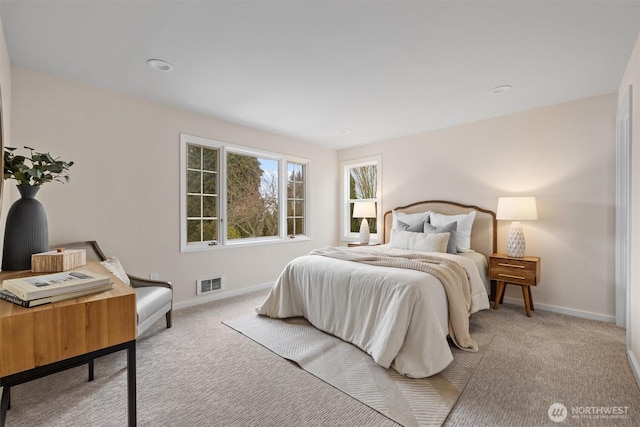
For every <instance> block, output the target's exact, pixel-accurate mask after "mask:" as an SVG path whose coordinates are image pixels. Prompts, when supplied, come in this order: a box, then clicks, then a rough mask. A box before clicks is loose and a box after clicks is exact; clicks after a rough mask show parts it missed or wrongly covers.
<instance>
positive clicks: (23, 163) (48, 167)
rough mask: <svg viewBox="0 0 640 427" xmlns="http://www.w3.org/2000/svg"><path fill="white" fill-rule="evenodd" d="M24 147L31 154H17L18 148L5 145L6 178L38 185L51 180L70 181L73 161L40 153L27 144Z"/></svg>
mask: <svg viewBox="0 0 640 427" xmlns="http://www.w3.org/2000/svg"><path fill="white" fill-rule="evenodd" d="M24 148H26V149H27V150H29V151H30V155H29V156H21V155H16V154H14V151H15V150H16V148H14V147H5V149H4V179H15V180H16V181H18V184H20V185H30V186H36V187H39V186H41V185H42V184H45V183H47V182H51V181H58V182H62V183H64V182H69V179H70V178H69V168H70V167H71V166H73V162H65V161H63V160H60V158H53V157H52V156H51V154H49V153H39V152H37V151H35V150H34V149H33V148H31V147H27V146H26V145H25V147H24ZM62 179H64V181H63V180H62Z"/></svg>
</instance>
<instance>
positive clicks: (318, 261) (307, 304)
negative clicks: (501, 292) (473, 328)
mask: <svg viewBox="0 0 640 427" xmlns="http://www.w3.org/2000/svg"><path fill="white" fill-rule="evenodd" d="M424 212H432V213H433V212H436V213H438V214H439V216H438V215H433V214H432V215H431V216H432V218H433V219H434V222H435V220H436V219H438V221H440V222H442V221H443V220H447V219H451V218H457V219H458V220H459V221H458V222H457V225H458V226H460V225H464V224H463V222H462V220H461V219H465V221H466V219H468V217H472V216H475V218H474V219H472V221H473V226H472V227H471V229H470V234H469V235H468V236H467V240H466V244H467V245H469V246H470V248H471V250H468V251H466V252H463V253H456V254H451V253H434V252H431V251H428V252H425V251H424V250H416V248H417V249H424V248H425V247H422V246H416V247H410V248H407V247H405V246H403V245H404V243H402V244H401V245H400V246H399V245H398V242H399V241H400V240H398V239H399V238H400V237H399V236H405V237H406V236H409V237H411V238H417V239H419V240H417V241H420V242H423V241H426V240H424V239H425V238H427V237H428V238H432V237H434V236H433V235H429V236H426V235H424V234H420V232H419V231H418V232H416V231H415V227H417V226H416V225H415V224H419V220H420V215H417V214H420V213H424ZM400 218H402V219H406V220H407V221H409V222H411V221H412V220H415V221H416V222H415V224H410V225H411V226H412V227H414V231H407V229H406V228H405V229H403V230H402V231H399V230H400V228H402V227H404V226H405V225H407V224H405V223H404V222H402V221H401V222H400V223H398V221H399V219H400ZM383 226H384V230H383V237H384V241H383V242H382V243H383V244H382V245H379V246H370V247H367V248H348V249H347V248H321V249H319V250H316V251H314V252H312V253H311V254H309V255H305V256H302V257H299V258H296V259H295V260H293V261H291V262H290V263H289V264H288V265H287V266H286V267H285V269H284V270H283V271H282V273H281V274H280V276H279V278H278V279H277V281H276V282H275V284H274V286H273V288H272V289H271V292H270V293H269V295H268V296H267V298H266V300H265V301H264V303H263V304H262V305H261V306H259V307H257V308H256V311H257V313H258V314H260V315H264V316H269V317H273V318H287V317H297V316H302V317H304V318H306V319H307V320H308V321H309V322H310V323H311V324H312V325H314V326H315V327H316V328H318V329H320V330H322V331H325V332H327V333H330V334H332V335H335V336H337V337H339V338H341V339H343V340H345V341H347V342H350V343H352V344H354V345H356V346H357V347H359V348H360V349H362V350H363V351H365V352H366V353H368V354H369V355H370V356H371V357H372V358H373V359H374V360H375V361H376V363H378V364H379V365H381V366H383V367H385V368H389V367H392V368H393V369H395V370H396V371H398V372H399V373H400V374H403V375H406V376H408V377H412V378H422V377H427V376H431V375H434V374H436V373H438V372H440V371H441V370H443V369H444V368H446V367H447V365H449V363H450V362H451V361H452V360H453V356H452V353H451V350H450V347H449V343H448V341H447V336H449V337H450V338H451V339H452V341H453V342H454V343H455V344H456V345H458V346H459V347H460V348H462V349H464V350H469V351H475V350H477V346H476V345H475V342H473V340H472V339H471V338H470V336H469V334H468V319H469V316H470V315H471V314H472V313H475V312H477V311H479V310H483V309H487V308H489V299H488V296H487V294H488V290H489V284H490V281H489V278H488V258H489V256H490V255H491V254H492V253H493V252H495V249H496V217H495V213H494V212H492V211H489V210H486V209H482V208H479V207H477V206H470V205H464V204H460V203H455V202H448V201H423V202H418V203H413V204H411V205H408V206H402V207H399V208H396V209H394V210H393V211H389V212H386V213H385V215H384V221H383ZM424 227H427V226H426V225H425V226H424ZM439 231H441V230H440V229H439ZM444 234H446V236H447V240H448V239H449V238H450V237H452V236H453V239H454V240H456V237H455V236H456V234H455V232H452V233H444ZM464 234H465V233H464V232H463V233H457V236H458V237H460V235H464ZM435 237H437V238H438V239H439V240H442V239H441V238H443V233H439V234H438V236H435ZM463 237H464V236H463ZM456 242H457V243H460V242H459V241H457V240H456ZM441 243H442V242H437V245H438V248H439V249H438V250H439V251H440V250H442V247H443V246H442V244H441ZM445 247H446V243H445ZM426 249H431V246H429V245H427V246H426ZM449 249H451V247H449ZM458 249H461V248H460V247H458ZM462 249H464V248H462ZM453 252H457V251H456V250H454V251H453ZM407 265H409V266H408V267H407ZM465 328H466V331H465Z"/></svg>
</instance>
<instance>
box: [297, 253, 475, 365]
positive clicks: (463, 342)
mask: <svg viewBox="0 0 640 427" xmlns="http://www.w3.org/2000/svg"><path fill="white" fill-rule="evenodd" d="M309 255H321V256H326V257H330V258H336V259H341V260H345V261H353V262H360V263H363V264H370V265H376V266H381V267H395V268H405V269H411V270H417V271H422V272H424V273H428V274H431V275H433V276H435V277H436V278H437V279H438V280H439V281H440V282H441V283H442V286H443V287H444V291H445V293H446V295H447V302H448V309H449V310H448V311H449V319H448V320H449V322H448V323H449V335H450V336H451V339H452V340H453V342H454V343H455V344H456V346H458V347H459V348H460V349H462V350H467V351H474V352H475V351H478V344H477V343H476V342H475V341H474V340H472V339H471V335H470V334H469V314H470V311H471V291H470V284H469V277H468V276H467V272H466V270H465V269H464V268H463V267H462V266H460V265H459V264H458V263H456V262H455V261H451V260H449V259H446V258H443V257H439V256H436V255H426V254H420V253H410V254H404V255H401V256H394V255H389V254H385V255H380V254H378V253H373V252H370V251H367V250H358V249H344V248H336V247H325V248H322V249H316V250H314V251H312V252H311V253H310V254H309Z"/></svg>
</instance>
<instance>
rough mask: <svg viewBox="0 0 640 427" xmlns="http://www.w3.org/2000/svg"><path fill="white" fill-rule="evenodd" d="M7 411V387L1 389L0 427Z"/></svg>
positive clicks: (2, 425)
mask: <svg viewBox="0 0 640 427" xmlns="http://www.w3.org/2000/svg"><path fill="white" fill-rule="evenodd" d="M7 409H9V387H7V386H4V387H3V388H2V400H1V401H0V427H4V422H5V420H6V419H7Z"/></svg>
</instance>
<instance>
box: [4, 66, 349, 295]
mask: <svg viewBox="0 0 640 427" xmlns="http://www.w3.org/2000/svg"><path fill="white" fill-rule="evenodd" d="M11 77H12V84H13V94H14V95H13V141H12V143H13V146H18V147H21V146H23V145H29V146H33V147H34V148H37V149H38V150H41V151H49V152H51V153H52V154H54V155H56V156H60V157H62V158H63V159H65V160H73V161H74V162H76V164H75V165H74V166H73V167H72V168H71V170H70V172H71V183H70V184H65V185H63V184H58V183H50V184H47V185H45V186H43V188H42V189H41V190H40V192H39V194H38V199H39V200H40V201H41V202H42V203H43V204H44V206H45V208H46V211H47V217H48V221H49V236H50V242H51V243H52V244H56V243H61V242H70V241H75V240H97V241H98V242H99V243H100V245H101V246H102V247H103V249H104V250H105V252H106V253H107V254H110V255H115V256H117V257H119V258H120V259H121V261H122V262H123V264H124V266H125V268H126V270H127V271H128V272H129V273H131V274H135V275H139V276H142V277H147V276H148V275H149V274H150V273H158V274H159V278H160V279H164V280H170V281H172V282H173V283H174V286H175V302H176V303H178V305H181V304H182V305H185V304H189V303H192V302H194V301H196V300H198V301H200V300H201V299H202V298H203V297H196V295H195V280H196V279H197V278H204V277H210V276H214V275H215V276H218V275H222V276H224V288H225V290H227V291H235V290H239V289H242V288H247V287H252V286H256V285H262V284H266V283H272V282H273V281H274V280H275V279H276V278H277V276H278V274H279V273H280V271H281V270H282V268H283V267H284V265H285V264H286V263H287V262H288V261H290V260H291V259H293V258H294V257H296V256H298V255H302V254H305V253H308V252H309V251H310V250H311V249H313V248H316V247H319V246H324V245H331V244H334V243H335V240H334V238H333V236H334V235H335V232H334V231H335V230H336V229H337V211H338V208H337V198H336V188H337V186H338V183H337V182H338V175H339V174H338V171H337V163H338V162H337V153H336V152H335V150H329V149H323V148H320V147H317V146H313V145H309V144H303V143H300V142H296V141H293V140H290V139H286V138H283V137H279V136H276V135H272V134H268V133H265V132H260V131H257V130H254V129H250V128H247V127H243V126H239V125H236V124H232V123H229V122H224V121H221V120H216V119H213V118H210V117H205V116H202V115H198V114H194V113H190V112H186V111H182V110H178V109H174V108H169V107H166V106H162V105H158V104H153V103H150V102H146V101H143V100H140V99H136V98H133V97H128V96H124V95H121V94H117V93H113V92H109V91H105V90H100V89H97V88H94V87H91V86H88V85H84V84H81V83H78V82H75V81H71V80H66V79H61V78H57V77H54V76H51V75H48V74H44V73H41V72H38V71H34V70H31V69H26V68H23V67H17V66H14V67H12V68H11ZM180 132H184V133H188V134H191V135H198V136H202V137H206V138H211V139H215V140H219V141H223V142H227V143H231V144H237V145H243V146H248V147H253V148H258V149H264V150H269V151H272V152H276V153H286V154H290V155H294V156H298V157H302V158H307V159H309V160H310V161H311V162H310V165H309V172H310V173H309V181H310V184H311V191H310V196H311V199H310V206H311V213H310V215H311V216H312V221H311V228H310V235H311V238H312V239H311V240H310V241H306V242H297V243H293V242H288V243H282V244H276V245H261V246H252V247H244V248H234V249H222V250H213V251H207V252H198V253H180V241H179V225H180V220H179V194H180V193H179V178H180V176H179V133H180ZM197 298H199V299H197Z"/></svg>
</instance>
